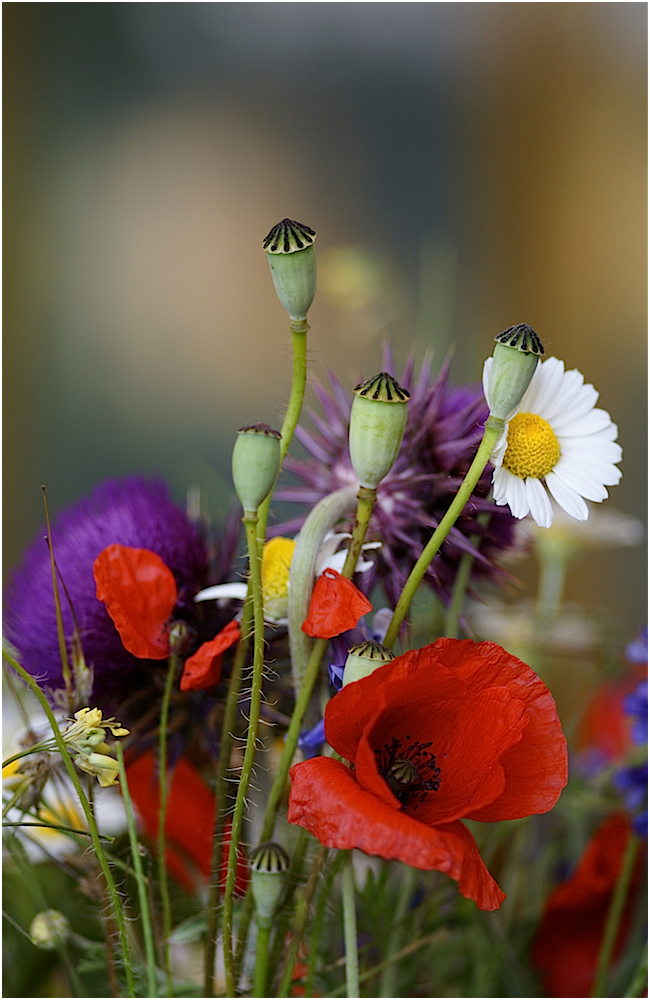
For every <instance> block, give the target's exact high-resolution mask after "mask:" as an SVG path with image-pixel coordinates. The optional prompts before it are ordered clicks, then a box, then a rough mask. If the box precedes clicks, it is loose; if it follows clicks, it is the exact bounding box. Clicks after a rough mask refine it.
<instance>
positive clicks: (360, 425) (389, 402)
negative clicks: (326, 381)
mask: <svg viewBox="0 0 650 1000" xmlns="http://www.w3.org/2000/svg"><path fill="white" fill-rule="evenodd" d="M354 391H355V397H354V400H353V402H352V412H351V413H350V458H351V460H352V467H353V468H354V471H355V473H356V475H357V478H358V480H359V483H360V484H361V486H364V487H365V488H366V489H376V488H377V485H378V484H379V483H380V482H381V480H382V479H383V478H384V476H385V475H386V473H387V472H388V471H389V470H390V468H391V466H392V464H393V462H394V461H395V459H396V458H397V453H398V452H399V449H400V445H401V443H402V437H403V436H404V428H405V427H406V404H407V401H408V400H409V399H410V393H409V392H407V391H406V389H403V388H402V387H401V386H400V385H399V384H398V383H397V382H396V381H395V379H394V378H393V376H392V375H389V374H388V373H387V372H380V373H379V375H375V377H374V378H370V379H368V381H367V382H361V383H360V384H359V385H357V386H355V387H354Z"/></svg>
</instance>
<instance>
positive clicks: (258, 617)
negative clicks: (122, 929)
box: [222, 511, 266, 997]
mask: <svg viewBox="0 0 650 1000" xmlns="http://www.w3.org/2000/svg"><path fill="white" fill-rule="evenodd" d="M244 526H245V528H246V540H247V542H248V561H249V571H250V586H251V588H252V591H253V618H254V623H255V632H254V642H253V683H252V689H251V702H250V715H249V719H248V733H247V735H246V749H245V751H244V762H243V765H242V770H241V776H240V779H239V786H238V788H237V798H236V799H235V809H234V812H233V817H232V828H231V831H230V845H229V849H228V869H227V874H226V888H225V892H224V898H223V918H222V927H223V954H224V966H225V974H226V995H227V996H231V997H233V996H234V995H235V960H234V956H233V948H232V920H233V902H234V892H235V878H236V875H237V852H238V848H239V842H240V840H241V832H242V826H243V820H244V807H245V805H246V795H247V793H248V786H249V783H250V777H251V772H252V770H253V763H254V760H255V742H256V739H257V727H258V724H259V718H260V704H261V700H262V674H263V668H264V603H263V598H262V573H261V560H260V555H259V546H258V543H257V527H258V525H257V514H256V513H255V512H253V511H246V512H245V513H244ZM262 839H266V838H262Z"/></svg>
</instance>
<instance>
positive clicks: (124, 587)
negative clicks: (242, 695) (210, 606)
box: [93, 545, 239, 691]
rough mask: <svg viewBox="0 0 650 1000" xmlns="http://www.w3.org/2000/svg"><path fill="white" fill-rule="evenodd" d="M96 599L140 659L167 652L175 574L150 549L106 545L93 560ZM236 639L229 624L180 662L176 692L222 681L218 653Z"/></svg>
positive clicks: (234, 629) (175, 593)
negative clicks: (180, 673)
mask: <svg viewBox="0 0 650 1000" xmlns="http://www.w3.org/2000/svg"><path fill="white" fill-rule="evenodd" d="M93 574H94V577H95V583H96V586H97V591H96V592H97V597H98V599H99V600H100V601H103V602H104V604H105V605H106V610H107V611H108V613H109V615H110V616H111V619H112V621H113V624H114V625H115V628H116V629H117V631H118V632H119V634H120V639H121V640H122V644H123V645H124V648H125V649H127V650H128V651H129V653H132V654H133V656H137V657H139V658H140V659H143V660H164V659H165V658H166V657H167V656H169V636H168V634H167V624H168V622H169V619H170V616H171V614H172V612H173V610H174V608H175V606H176V602H177V601H178V588H177V586H176V581H175V579H174V574H173V573H172V571H171V570H170V569H169V568H168V567H167V566H166V565H165V563H164V562H163V560H162V559H161V558H160V556H159V555H157V554H156V553H155V552H151V551H150V550H149V549H136V548H132V547H131V546H129V545H109V546H107V548H105V549H104V550H103V551H102V552H100V554H99V555H98V556H97V558H96V559H95V561H94V563H93ZM238 639H239V625H238V623H237V622H234V621H233V622H229V623H228V624H227V625H226V626H225V628H223V629H222V630H221V632H219V633H218V634H217V635H216V636H215V637H214V639H211V640H210V641H209V642H204V643H203V645H201V646H200V647H199V648H198V650H197V651H196V653H194V654H193V655H192V656H190V657H188V659H187V660H186V661H185V664H184V668H183V674H182V677H181V682H180V688H181V691H197V690H201V689H204V688H210V687H214V685H215V684H218V683H219V681H220V680H221V654H222V653H223V652H224V650H226V649H228V648H229V647H230V646H233V645H234V644H235V643H236V642H237V641H238Z"/></svg>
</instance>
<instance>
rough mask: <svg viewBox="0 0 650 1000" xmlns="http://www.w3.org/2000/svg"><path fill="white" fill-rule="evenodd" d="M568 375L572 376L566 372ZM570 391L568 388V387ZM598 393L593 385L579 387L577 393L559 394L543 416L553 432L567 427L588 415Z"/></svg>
mask: <svg viewBox="0 0 650 1000" xmlns="http://www.w3.org/2000/svg"><path fill="white" fill-rule="evenodd" d="M567 374H568V375H570V374H572V373H571V372H567ZM568 388H569V389H570V387H568ZM597 400H598V393H597V392H596V390H595V389H594V387H593V385H583V386H580V387H579V389H578V390H577V392H574V391H573V390H571V391H567V387H566V386H565V387H564V391H562V392H561V393H560V395H559V396H558V398H557V399H556V400H555V402H554V403H553V404H551V406H550V407H549V409H548V410H547V412H546V413H545V415H544V418H545V419H546V420H548V422H549V423H550V424H551V426H552V427H553V429H554V430H556V431H557V430H559V429H560V428H563V427H566V426H568V425H569V424H570V423H572V422H574V421H576V420H580V419H581V418H582V417H585V416H586V415H587V414H588V413H590V412H591V411H592V410H593V409H594V408H595V406H596V402H597Z"/></svg>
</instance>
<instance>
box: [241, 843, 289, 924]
mask: <svg viewBox="0 0 650 1000" xmlns="http://www.w3.org/2000/svg"><path fill="white" fill-rule="evenodd" d="M250 867H251V892H252V893H253V899H254V900H255V919H256V920H257V925H258V927H271V925H272V921H273V914H274V913H275V911H276V910H277V908H278V906H279V905H280V903H281V901H282V897H283V895H284V890H285V887H286V881H287V880H286V874H287V871H288V870H289V856H288V855H287V852H286V851H285V850H284V848H283V847H280V845H279V844H275V843H273V842H272V841H266V842H265V843H263V844H259V846H258V847H256V848H255V850H254V851H253V853H252V854H251V856H250Z"/></svg>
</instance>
